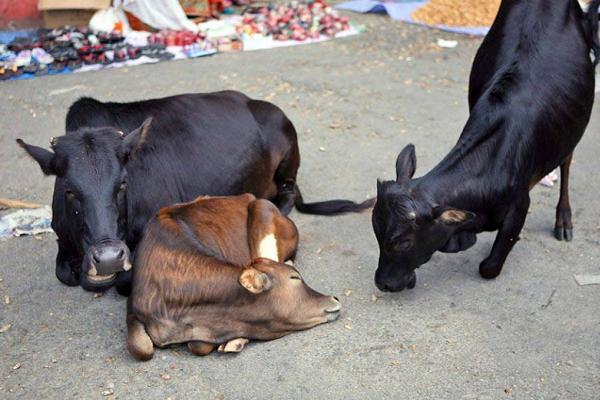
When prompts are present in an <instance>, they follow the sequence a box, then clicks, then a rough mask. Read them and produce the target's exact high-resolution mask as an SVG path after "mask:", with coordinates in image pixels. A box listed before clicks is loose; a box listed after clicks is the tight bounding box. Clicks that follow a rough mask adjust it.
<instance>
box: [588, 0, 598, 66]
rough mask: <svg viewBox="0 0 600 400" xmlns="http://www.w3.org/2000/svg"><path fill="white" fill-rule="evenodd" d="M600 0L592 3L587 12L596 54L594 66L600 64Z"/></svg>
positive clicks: (593, 50)
mask: <svg viewBox="0 0 600 400" xmlns="http://www.w3.org/2000/svg"><path fill="white" fill-rule="evenodd" d="M599 7H600V0H593V1H592V2H591V3H590V6H589V8H588V12H587V20H588V24H589V29H590V34H591V35H592V37H591V47H592V52H593V53H594V66H596V65H598V63H599V62H600V38H599V37H598V8H599Z"/></svg>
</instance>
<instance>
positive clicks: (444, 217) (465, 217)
mask: <svg viewBox="0 0 600 400" xmlns="http://www.w3.org/2000/svg"><path fill="white" fill-rule="evenodd" d="M433 216H434V218H435V220H436V221H437V222H439V223H441V224H444V225H447V226H453V227H457V226H460V225H464V224H466V223H467V222H469V221H471V220H473V218H475V214H474V213H472V212H470V211H465V210H459V209H457V208H452V207H442V206H438V207H435V208H434V209H433Z"/></svg>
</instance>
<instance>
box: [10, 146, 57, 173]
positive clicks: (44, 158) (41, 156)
mask: <svg viewBox="0 0 600 400" xmlns="http://www.w3.org/2000/svg"><path fill="white" fill-rule="evenodd" d="M17 144H18V145H19V146H21V147H22V148H23V149H24V150H25V151H26V152H27V154H29V155H30V156H31V158H33V159H34V160H35V161H36V162H37V163H38V164H39V165H40V168H41V169H42V172H43V173H44V174H45V175H56V168H55V165H54V164H55V163H54V156H55V155H54V153H53V152H51V151H49V150H46V149H43V148H41V147H38V146H33V145H31V144H27V143H25V142H24V141H23V140H21V139H17Z"/></svg>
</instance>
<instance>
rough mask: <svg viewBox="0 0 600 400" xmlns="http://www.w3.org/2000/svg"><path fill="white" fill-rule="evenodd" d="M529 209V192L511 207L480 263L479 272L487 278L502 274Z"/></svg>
mask: <svg viewBox="0 0 600 400" xmlns="http://www.w3.org/2000/svg"><path fill="white" fill-rule="evenodd" d="M528 209H529V194H526V195H525V198H524V199H522V200H521V201H519V202H516V203H514V204H513V205H512V206H511V208H510V209H509V211H508V213H507V214H506V217H505V218H504V221H503V222H502V226H501V227H500V230H499V231H498V235H496V240H495V241H494V245H493V246H492V251H491V253H490V255H489V256H488V257H487V258H486V259H485V260H483V261H482V263H481V264H480V265H479V274H480V275H481V276H482V277H483V278H485V279H493V278H495V277H497V276H498V275H500V272H501V271H502V266H503V265H504V262H505V261H506V257H507V256H508V253H510V251H511V250H512V248H513V246H514V245H515V243H517V241H518V240H519V234H520V233H521V229H523V225H524V224H525V218H526V217H527V210H528Z"/></svg>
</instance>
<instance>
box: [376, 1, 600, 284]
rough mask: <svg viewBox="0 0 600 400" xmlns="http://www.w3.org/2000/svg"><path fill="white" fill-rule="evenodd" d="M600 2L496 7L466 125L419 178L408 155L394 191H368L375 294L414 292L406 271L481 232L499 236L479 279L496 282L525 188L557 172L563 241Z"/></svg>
mask: <svg viewBox="0 0 600 400" xmlns="http://www.w3.org/2000/svg"><path fill="white" fill-rule="evenodd" d="M599 3H600V0H594V1H593V2H592V4H591V5H590V8H589V12H588V13H587V14H584V13H583V12H582V10H581V8H580V6H579V5H578V3H577V1H576V0H554V1H548V0H528V1H517V0H504V1H502V4H501V6H500V10H499V12H498V15H497V17H496V20H495V21H494V24H493V26H492V28H491V30H490V32H489V33H488V35H487V36H486V38H485V40H484V41H483V43H482V45H481V47H480V48H479V51H478V52H477V55H476V57H475V61H474V63H473V68H472V71H471V78H470V88H469V89H470V90H469V106H470V116H469V119H468V121H467V124H466V126H465V128H464V130H463V132H462V134H461V136H460V138H459V140H458V143H457V144H456V145H455V146H454V148H452V150H451V151H450V153H449V154H448V155H447V156H446V157H445V158H444V159H443V160H442V161H441V162H440V163H439V164H438V165H437V166H436V167H434V168H433V169H432V170H431V171H430V172H428V173H427V174H426V175H425V176H423V177H420V178H416V179H412V177H413V174H414V172H415V169H416V157H415V150H414V147H413V146H412V145H409V146H407V147H406V148H405V149H404V150H402V152H401V153H400V155H399V156H398V159H397V162H396V176H397V177H396V181H388V182H383V183H381V182H378V184H377V204H376V206H375V209H374V210H373V228H374V231H375V235H376V236H377V241H378V242H379V249H380V256H379V265H378V268H377V272H376V273H375V283H376V285H377V287H378V288H379V289H380V290H383V291H399V290H402V289H404V288H405V287H408V288H413V287H414V286H415V282H416V275H415V268H417V267H419V266H420V265H422V264H424V263H426V262H427V261H429V259H430V258H431V256H432V255H433V253H435V252H436V251H437V250H440V251H443V252H458V251H461V250H465V249H467V248H469V247H471V246H472V245H473V244H474V243H475V241H476V234H477V233H479V232H482V231H495V230H498V235H497V236H496V240H495V242H494V245H493V248H492V251H491V253H490V255H489V256H488V257H487V258H486V259H485V260H483V262H482V263H481V265H480V267H479V272H480V274H481V276H482V277H484V278H486V279H492V278H495V277H496V276H498V274H500V271H501V270H502V266H503V264H504V262H505V260H506V257H507V256H508V253H509V252H510V250H511V249H512V247H513V246H514V244H515V243H516V241H517V240H518V239H519V233H520V232H521V229H522V227H523V224H524V223H525V218H526V216H527V210H528V208H529V190H530V189H531V188H532V187H533V186H534V185H535V184H536V183H537V182H538V181H539V180H540V179H541V178H542V177H544V176H545V175H546V174H548V173H549V172H550V171H552V170H553V169H554V168H556V167H557V166H559V165H560V166H561V175H562V179H561V194H560V200H559V203H558V207H557V211H556V229H555V234H556V237H557V238H558V239H559V240H560V239H563V238H564V239H565V240H571V238H572V224H571V207H570V205H569V197H568V178H569V164H570V162H571V157H572V153H573V150H574V149H575V146H576V145H577V143H578V142H579V140H580V139H581V136H582V135H583V132H584V130H585V128H586V126H587V124H588V121H589V119H590V114H591V110H592V105H593V102H594V63H592V61H591V57H590V50H592V51H593V52H594V55H595V57H594V58H595V59H596V61H597V60H598V56H599V55H600V44H599V43H598V5H599Z"/></svg>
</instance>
